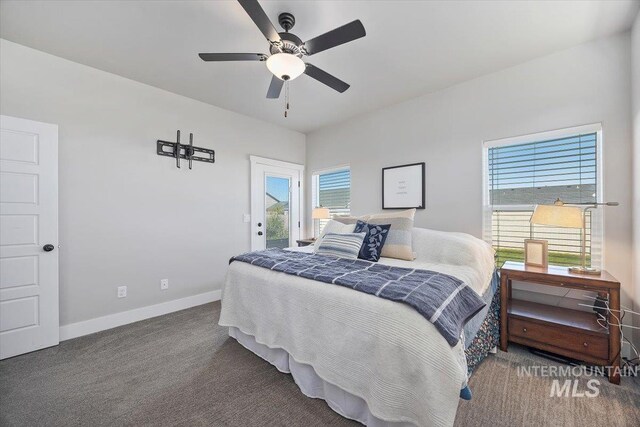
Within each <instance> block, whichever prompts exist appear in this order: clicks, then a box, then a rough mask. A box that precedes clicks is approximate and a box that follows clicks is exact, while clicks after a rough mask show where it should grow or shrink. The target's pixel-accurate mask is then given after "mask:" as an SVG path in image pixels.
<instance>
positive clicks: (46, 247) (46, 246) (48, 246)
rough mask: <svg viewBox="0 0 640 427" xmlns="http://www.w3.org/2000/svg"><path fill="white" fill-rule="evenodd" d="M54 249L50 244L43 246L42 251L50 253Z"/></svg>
mask: <svg viewBox="0 0 640 427" xmlns="http://www.w3.org/2000/svg"><path fill="white" fill-rule="evenodd" d="M55 248H56V247H55V246H53V245H52V244H51V243H47V244H46V245H44V246H43V247H42V249H44V251H45V252H51V251H52V250H54V249H55Z"/></svg>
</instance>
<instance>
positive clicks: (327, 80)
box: [304, 64, 349, 93]
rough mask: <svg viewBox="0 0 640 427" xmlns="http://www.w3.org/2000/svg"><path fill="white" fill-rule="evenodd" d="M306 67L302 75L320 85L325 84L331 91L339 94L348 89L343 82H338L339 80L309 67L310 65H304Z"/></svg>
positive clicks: (314, 67)
mask: <svg viewBox="0 0 640 427" xmlns="http://www.w3.org/2000/svg"><path fill="white" fill-rule="evenodd" d="M306 65H307V67H306V68H305V70H304V73H305V74H306V75H307V76H309V77H312V78H314V79H316V80H317V81H319V82H320V83H324V84H326V85H327V86H329V87H330V88H331V89H335V90H337V91H338V92H340V93H342V92H344V91H345V90H347V89H349V85H348V84H347V83H345V82H343V81H342V80H340V79H339V78H337V77H334V76H332V75H331V74H329V73H327V72H326V71H323V70H321V69H320V68H318V67H316V66H314V65H311V64H306Z"/></svg>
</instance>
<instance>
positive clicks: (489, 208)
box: [482, 123, 605, 268]
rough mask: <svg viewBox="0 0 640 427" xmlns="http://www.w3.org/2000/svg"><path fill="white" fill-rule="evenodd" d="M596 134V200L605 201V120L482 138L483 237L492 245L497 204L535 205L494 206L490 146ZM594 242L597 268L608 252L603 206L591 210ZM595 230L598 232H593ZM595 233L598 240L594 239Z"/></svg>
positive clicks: (517, 207)
mask: <svg viewBox="0 0 640 427" xmlns="http://www.w3.org/2000/svg"><path fill="white" fill-rule="evenodd" d="M589 133H595V134H596V183H597V184H596V201H597V202H598V203H602V201H603V200H604V173H603V164H604V159H603V151H604V150H603V147H602V145H603V138H602V123H594V124H588V125H581V126H574V127H569V128H563V129H556V130H551V131H545V132H537V133H532V134H526V135H519V136H514V137H508V138H501V139H494V140H484V141H482V238H483V240H484V241H486V242H487V243H489V244H490V245H491V246H492V247H493V235H492V226H493V211H494V206H500V210H502V211H510V210H512V211H522V210H532V209H533V208H534V207H535V204H524V205H492V204H491V194H490V189H489V149H491V148H496V147H502V146H508V145H518V144H527V143H534V142H541V141H547V140H553V139H561V138H567V137H572V136H577V135H580V134H589ZM591 215H592V217H591V235H590V236H591V237H590V238H591V245H592V250H593V246H595V247H596V250H595V251H593V252H592V253H591V263H592V265H593V266H594V267H597V268H602V267H603V265H604V253H605V230H604V209H593V210H592V211H591ZM594 231H595V233H594ZM594 236H595V239H594Z"/></svg>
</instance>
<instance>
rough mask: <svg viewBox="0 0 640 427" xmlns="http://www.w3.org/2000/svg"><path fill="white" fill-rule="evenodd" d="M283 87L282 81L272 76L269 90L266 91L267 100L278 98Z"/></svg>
mask: <svg viewBox="0 0 640 427" xmlns="http://www.w3.org/2000/svg"><path fill="white" fill-rule="evenodd" d="M283 85H284V81H283V80H280V79H279V78H277V77H276V76H273V77H272V78H271V84H270V85H269V90H267V98H269V99H278V98H280V92H282V86H283Z"/></svg>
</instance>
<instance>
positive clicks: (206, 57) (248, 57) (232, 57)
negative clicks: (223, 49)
mask: <svg viewBox="0 0 640 427" xmlns="http://www.w3.org/2000/svg"><path fill="white" fill-rule="evenodd" d="M198 56H199V57H200V59H202V60H203V61H264V60H266V59H267V55H265V54H263V53H199V54H198Z"/></svg>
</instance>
